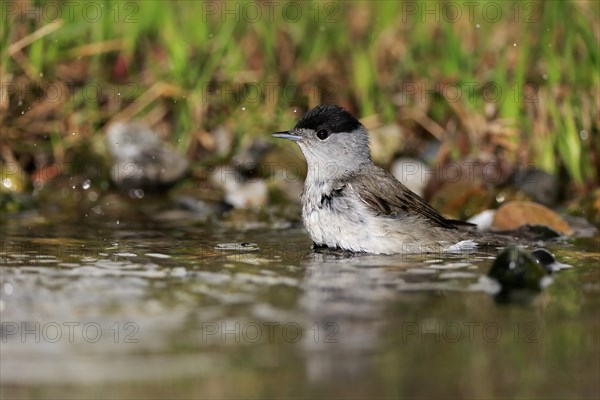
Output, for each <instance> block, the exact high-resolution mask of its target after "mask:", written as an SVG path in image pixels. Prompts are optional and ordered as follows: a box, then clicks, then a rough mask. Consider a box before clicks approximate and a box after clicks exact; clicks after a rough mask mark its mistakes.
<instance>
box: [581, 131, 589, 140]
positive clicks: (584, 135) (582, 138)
mask: <svg viewBox="0 0 600 400" xmlns="http://www.w3.org/2000/svg"><path fill="white" fill-rule="evenodd" d="M579 137H580V138H581V140H588V133H587V131H586V130H582V131H581V132H579Z"/></svg>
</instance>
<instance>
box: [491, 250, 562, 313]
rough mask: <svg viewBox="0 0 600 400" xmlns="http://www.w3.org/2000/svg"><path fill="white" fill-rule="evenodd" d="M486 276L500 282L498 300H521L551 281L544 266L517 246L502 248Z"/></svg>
mask: <svg viewBox="0 0 600 400" xmlns="http://www.w3.org/2000/svg"><path fill="white" fill-rule="evenodd" d="M488 276H489V277H490V278H492V279H494V280H496V281H497V282H498V283H499V284H500V287H501V289H500V292H499V293H497V295H496V298H497V300H499V301H514V300H519V299H521V300H523V299H525V298H527V297H529V296H530V295H535V294H536V293H538V292H540V291H541V290H542V289H543V288H544V287H546V286H547V285H548V284H550V282H551V281H552V280H551V279H550V277H549V276H548V272H547V270H546V267H545V266H544V265H543V264H542V263H541V262H540V261H538V259H537V258H536V257H534V256H532V255H531V254H529V253H528V252H526V251H525V250H523V249H521V248H519V247H518V246H511V247H508V248H506V249H504V250H503V251H502V252H500V254H498V256H497V257H496V259H495V260H494V263H493V264H492V268H491V269H490V272H489V273H488Z"/></svg>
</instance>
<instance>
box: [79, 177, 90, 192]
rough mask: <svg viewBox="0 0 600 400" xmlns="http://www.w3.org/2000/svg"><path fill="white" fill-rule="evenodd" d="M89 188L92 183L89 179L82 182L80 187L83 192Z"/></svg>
mask: <svg viewBox="0 0 600 400" xmlns="http://www.w3.org/2000/svg"><path fill="white" fill-rule="evenodd" d="M90 186H92V182H91V181H90V180H89V179H86V180H85V181H83V185H81V187H82V188H83V189H84V190H88V189H89V188H90Z"/></svg>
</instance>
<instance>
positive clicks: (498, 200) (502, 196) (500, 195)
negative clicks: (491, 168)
mask: <svg viewBox="0 0 600 400" xmlns="http://www.w3.org/2000/svg"><path fill="white" fill-rule="evenodd" d="M505 199H506V198H505V196H504V193H500V194H498V195H497V196H496V201H497V202H498V203H504V200H505Z"/></svg>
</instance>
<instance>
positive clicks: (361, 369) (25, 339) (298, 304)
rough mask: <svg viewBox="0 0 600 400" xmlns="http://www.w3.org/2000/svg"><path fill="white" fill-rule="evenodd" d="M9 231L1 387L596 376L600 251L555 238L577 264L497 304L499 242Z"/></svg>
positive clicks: (548, 386) (583, 381)
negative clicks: (477, 248)
mask: <svg viewBox="0 0 600 400" xmlns="http://www.w3.org/2000/svg"><path fill="white" fill-rule="evenodd" d="M2 229H11V231H10V235H6V236H4V237H5V238H6V240H4V241H3V243H2V249H1V250H0V312H1V325H0V327H1V331H0V339H1V342H0V346H1V347H0V356H1V357H0V369H1V371H2V374H1V375H0V382H1V383H2V385H1V387H2V389H0V390H1V391H2V393H1V394H2V395H3V396H2V397H14V396H13V395H14V394H15V393H17V392H18V391H19V390H21V391H22V390H25V393H26V395H28V396H26V397H35V396H33V395H31V393H30V392H29V391H28V390H27V389H24V388H29V387H40V386H37V385H41V387H42V388H43V390H42V392H45V393H53V392H52V388H54V387H59V386H60V385H61V384H70V385H75V386H77V387H78V388H79V389H78V391H77V392H75V393H76V394H78V395H80V396H79V397H90V393H98V390H102V393H105V394H107V396H106V397H109V396H108V394H111V393H112V395H113V397H124V395H123V394H124V393H125V394H131V395H130V396H129V397H148V396H155V397H156V396H159V397H160V395H162V396H163V397H164V396H168V395H169V392H168V391H167V392H163V391H162V390H167V389H166V388H172V387H174V386H177V387H180V388H181V396H182V397H198V396H199V395H200V394H202V395H203V396H205V397H241V396H246V397H247V396H249V395H250V396H254V397H260V398H280V397H285V396H287V397H289V396H291V395H295V396H304V397H327V395H328V394H329V395H333V394H336V395H337V396H338V397H340V396H341V397H361V396H362V397H402V396H405V397H407V396H408V397H411V396H412V397H414V395H415V394H417V393H418V394H420V395H423V396H425V395H427V396H429V397H498V396H500V397H501V396H505V397H515V396H517V395H521V397H532V396H537V397H541V396H544V395H549V394H551V393H552V394H556V393H565V394H569V395H581V396H585V395H589V394H594V393H597V390H598V385H597V383H594V382H596V381H595V380H594V379H592V377H593V376H594V374H595V373H596V372H597V371H598V356H599V350H598V346H597V340H595V339H597V338H598V337H599V330H598V324H597V309H598V306H600V304H599V300H598V291H599V289H598V285H597V284H594V282H598V278H599V276H598V273H599V272H598V270H597V268H595V265H596V263H597V259H598V254H597V253H590V252H585V251H579V252H570V251H569V250H568V249H567V250H565V249H554V250H553V251H554V252H555V253H557V259H560V260H564V261H565V262H568V263H569V264H572V265H573V266H574V268H572V269H568V270H564V271H560V272H558V273H557V274H556V278H555V283H554V284H553V285H552V286H551V287H550V288H548V289H547V290H546V292H544V293H543V294H542V296H541V297H539V300H540V301H538V302H536V303H535V304H532V305H528V306H521V305H514V304H513V305H511V304H509V305H501V306H499V305H497V304H496V303H495V302H494V300H493V297H492V296H491V295H490V293H494V291H495V290H497V288H495V287H494V286H493V283H492V282H490V281H489V280H485V279H482V277H483V276H485V275H486V274H487V271H488V269H489V267H490V265H491V262H492V259H493V258H494V254H487V253H481V252H480V253H477V254H472V255H469V256H468V257H464V256H463V257H461V256H457V255H454V256H440V255H435V256H432V257H430V256H408V257H407V256H404V257H403V256H369V255H351V254H345V253H336V252H327V251H315V252H313V251H310V250H309V242H308V239H307V238H306V235H305V234H304V232H303V231H302V230H300V229H298V230H287V231H286V233H285V235H281V232H277V231H273V230H265V231H249V232H235V231H226V232H218V231H217V232H215V233H213V234H211V235H208V234H207V233H206V232H205V231H202V230H200V229H198V228H195V227H193V226H189V227H185V228H183V227H180V228H179V229H173V228H170V229H165V230H161V229H147V228H144V229H138V228H136V227H132V226H127V224H125V223H122V224H121V225H120V228H119V229H120V230H101V229H100V230H99V229H98V228H97V227H93V228H92V229H89V230H87V229H86V228H85V227H77V228H73V233H72V235H70V236H69V237H59V236H57V235H58V233H57V232H55V231H53V230H52V229H48V230H46V231H43V230H42V229H38V230H37V231H36V234H35V235H34V234H32V233H31V231H30V230H29V229H27V227H19V226H17V225H12V226H9V228H6V227H3V228H2ZM61 231H62V232H61V233H60V234H61V235H64V234H65V232H67V231H68V230H67V227H65V228H64V229H61ZM290 243H293V244H295V246H294V251H293V252H290V249H291V247H290V246H289V244H290ZM592 247H593V246H592ZM286 251H288V253H286ZM292 253H293V254H292ZM565 321H570V322H569V323H565ZM581 365H584V366H585V368H580V366H581ZM575 367H577V368H578V369H579V370H580V371H581V372H580V373H579V378H578V379H579V380H578V383H577V384H574V383H573V382H572V381H571V380H570V378H569V377H568V376H567V375H565V374H564V370H565V368H575ZM432 371H435V374H433V373H432ZM232 379H235V380H236V381H237V382H242V383H240V384H239V385H231V380H232ZM280 382H285V383H286V384H285V385H280V384H279V383H280ZM107 384H108V385H107ZM57 385H59V386H57ZM119 385H120V386H119ZM32 390H33V389H32ZM108 391H110V393H109V392H108ZM19 393H23V392H19ZM36 393H37V392H36ZM159 394H160V395H159ZM29 395H31V396H29ZM581 396H580V397H581ZM55 397H61V396H60V391H59V392H57V395H56V396H55ZM91 397H93V396H91ZM125 397H127V396H125ZM517 397H518V396H517Z"/></svg>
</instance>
